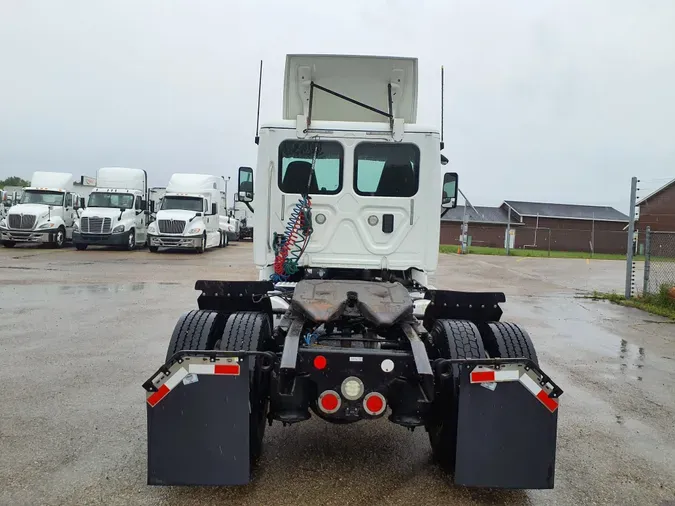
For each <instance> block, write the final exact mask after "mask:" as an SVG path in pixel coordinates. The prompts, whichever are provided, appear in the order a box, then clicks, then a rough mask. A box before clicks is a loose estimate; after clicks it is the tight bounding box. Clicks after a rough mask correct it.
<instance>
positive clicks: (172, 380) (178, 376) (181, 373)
mask: <svg viewBox="0 0 675 506" xmlns="http://www.w3.org/2000/svg"><path fill="white" fill-rule="evenodd" d="M187 375H188V372H187V371H186V370H185V367H181V368H180V369H178V370H177V371H176V372H175V373H173V374H172V375H171V376H170V377H169V379H167V380H166V381H165V382H164V385H166V386H167V387H169V390H173V389H174V387H175V386H176V385H178V383H180V382H181V381H183V378H185V376H187Z"/></svg>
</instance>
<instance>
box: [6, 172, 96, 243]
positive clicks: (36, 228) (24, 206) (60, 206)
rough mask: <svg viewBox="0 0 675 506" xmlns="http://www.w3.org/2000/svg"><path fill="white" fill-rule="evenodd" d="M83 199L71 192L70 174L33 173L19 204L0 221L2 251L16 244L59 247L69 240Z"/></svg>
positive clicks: (71, 180)
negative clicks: (3, 248) (39, 244)
mask: <svg viewBox="0 0 675 506" xmlns="http://www.w3.org/2000/svg"><path fill="white" fill-rule="evenodd" d="M82 205H83V199H82V198H81V197H80V195H79V194H78V193H75V192H74V191H73V175H72V174H70V173H62V172H35V173H34V174H33V177H32V178H31V185H30V186H29V187H27V188H24V190H23V195H22V198H21V203H20V204H16V205H14V206H12V207H11V208H10V209H9V211H8V213H7V217H6V218H4V219H2V220H1V221H0V240H1V241H2V245H3V246H4V247H6V248H12V247H14V246H15V245H16V244H17V243H41V244H50V245H51V246H53V247H56V248H61V247H63V245H64V244H65V243H66V241H68V240H70V239H72V236H73V228H74V225H75V223H76V221H77V219H78V218H79V214H78V212H79V210H80V209H81V207H82Z"/></svg>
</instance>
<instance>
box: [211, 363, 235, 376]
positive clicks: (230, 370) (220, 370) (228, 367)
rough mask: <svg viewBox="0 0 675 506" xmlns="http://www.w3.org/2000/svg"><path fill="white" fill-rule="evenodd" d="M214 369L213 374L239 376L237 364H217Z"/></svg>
mask: <svg viewBox="0 0 675 506" xmlns="http://www.w3.org/2000/svg"><path fill="white" fill-rule="evenodd" d="M214 369H215V370H214V374H222V375H228V376H239V364H217V365H216V366H215V367H214Z"/></svg>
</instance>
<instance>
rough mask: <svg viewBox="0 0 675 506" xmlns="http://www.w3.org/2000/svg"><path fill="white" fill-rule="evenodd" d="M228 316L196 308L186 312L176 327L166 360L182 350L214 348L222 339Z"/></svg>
mask: <svg viewBox="0 0 675 506" xmlns="http://www.w3.org/2000/svg"><path fill="white" fill-rule="evenodd" d="M225 322H226V318H225V315H224V314H223V313H220V312H218V311H206V310H194V311H190V312H188V313H185V314H184V315H183V316H181V317H180V318H179V319H178V323H176V326H175V327H174V330H173V334H172V335H171V341H169V348H168V349H167V351H166V362H168V361H169V359H170V358H171V357H172V356H173V355H174V353H176V352H179V351H181V350H212V349H214V346H215V344H216V341H217V340H218V339H220V336H221V335H222V333H223V328H224V327H225Z"/></svg>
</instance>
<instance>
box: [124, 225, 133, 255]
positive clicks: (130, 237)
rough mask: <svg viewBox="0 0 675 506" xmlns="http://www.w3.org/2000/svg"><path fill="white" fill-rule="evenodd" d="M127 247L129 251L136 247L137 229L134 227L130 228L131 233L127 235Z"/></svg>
mask: <svg viewBox="0 0 675 506" xmlns="http://www.w3.org/2000/svg"><path fill="white" fill-rule="evenodd" d="M125 249H126V250H127V251H133V250H135V249H136V231H135V230H134V229H133V228H132V229H131V230H129V235H128V237H127V245H126V248H125Z"/></svg>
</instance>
